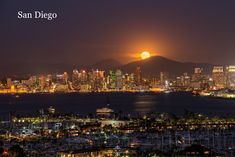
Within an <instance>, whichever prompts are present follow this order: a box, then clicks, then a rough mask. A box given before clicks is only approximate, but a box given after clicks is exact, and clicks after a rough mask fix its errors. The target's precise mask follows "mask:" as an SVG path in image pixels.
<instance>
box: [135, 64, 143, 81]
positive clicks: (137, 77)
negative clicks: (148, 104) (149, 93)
mask: <svg viewBox="0 0 235 157" xmlns="http://www.w3.org/2000/svg"><path fill="white" fill-rule="evenodd" d="M134 79H135V84H136V85H141V82H142V76H141V68H140V66H137V67H136V69H135V72H134Z"/></svg>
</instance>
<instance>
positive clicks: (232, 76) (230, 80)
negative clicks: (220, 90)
mask: <svg viewBox="0 0 235 157" xmlns="http://www.w3.org/2000/svg"><path fill="white" fill-rule="evenodd" d="M225 72H226V80H225V82H226V87H227V88H233V89H234V88H235V66H234V65H230V66H227V67H226V71H225Z"/></svg>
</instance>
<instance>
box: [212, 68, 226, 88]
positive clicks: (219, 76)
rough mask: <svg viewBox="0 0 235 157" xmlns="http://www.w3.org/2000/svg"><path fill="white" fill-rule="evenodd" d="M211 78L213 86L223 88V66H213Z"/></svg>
mask: <svg viewBox="0 0 235 157" xmlns="http://www.w3.org/2000/svg"><path fill="white" fill-rule="evenodd" d="M212 79H213V81H214V84H215V86H216V87H217V88H218V89H221V88H224V85H225V81H224V80H225V78H224V67H223V66H214V68H213V71H212Z"/></svg>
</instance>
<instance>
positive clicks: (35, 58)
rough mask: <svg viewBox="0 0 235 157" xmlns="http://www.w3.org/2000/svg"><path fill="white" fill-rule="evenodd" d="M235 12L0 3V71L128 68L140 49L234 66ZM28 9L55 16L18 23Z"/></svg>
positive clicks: (149, 4) (179, 5)
mask: <svg viewBox="0 0 235 157" xmlns="http://www.w3.org/2000/svg"><path fill="white" fill-rule="evenodd" d="M62 6H64V7H62ZM233 6H234V2H231V1H230V2H229V1H228V2H227V3H224V2H223V3H222V2H220V1H213V2H211V1H208V2H205V1H203V2H202V1H197V2H195V1H194V2H192V1H191V2H186V1H178V2H174V1H141V0H138V1H134V2H133V1H129V2H126V1H118V2H112V3H111V2H108V1H100V2H93V3H89V2H85V1H70V2H66V3H65V2H62V1H57V3H54V2H46V1H40V2H33V3H32V2H28V3H27V2H26V1H25V2H13V1H12V2H9V1H2V2H1V7H2V9H1V11H0V12H1V15H0V16H1V19H2V25H1V26H0V33H1V39H0V41H1V43H2V44H1V46H0V52H1V55H2V58H4V60H2V62H1V64H0V66H1V67H7V66H8V65H9V64H12V65H14V64H16V63H18V64H17V66H20V64H29V65H33V64H39V65H40V64H48V63H53V64H58V63H59V64H69V65H74V64H78V65H87V64H92V63H95V62H98V61H99V60H103V59H107V58H113V59H116V60H118V61H120V62H122V63H128V62H131V61H134V60H136V59H137V58H138V54H139V53H140V52H142V51H144V50H147V51H150V52H151V53H152V54H154V55H160V56H165V57H167V58H172V59H173V60H178V61H182V62H184V61H192V62H206V63H213V64H233V62H234V59H235V55H234V53H233V52H234V46H233V41H234V33H235V31H234V29H233V28H234V26H235V20H234V18H233V15H234V14H235V11H234V9H233ZM62 8H63V9H62ZM34 10H39V11H44V12H56V13H57V14H58V17H57V19H54V20H51V21H47V20H43V19H38V20H36V19H17V12H18V11H24V12H30V11H34ZM12 45H14V46H12ZM26 57H27V60H25V58H26Z"/></svg>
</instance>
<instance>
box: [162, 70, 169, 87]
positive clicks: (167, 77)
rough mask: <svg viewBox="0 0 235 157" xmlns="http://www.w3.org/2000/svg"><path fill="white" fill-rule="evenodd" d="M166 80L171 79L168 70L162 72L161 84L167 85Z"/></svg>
mask: <svg viewBox="0 0 235 157" xmlns="http://www.w3.org/2000/svg"><path fill="white" fill-rule="evenodd" d="M166 81H169V73H168V72H160V83H161V85H165V84H166Z"/></svg>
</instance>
